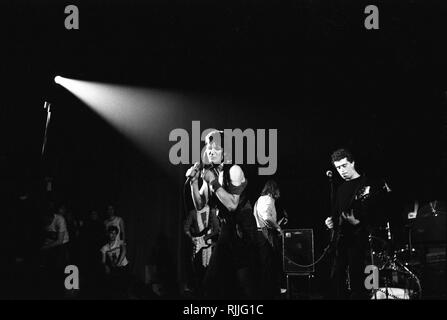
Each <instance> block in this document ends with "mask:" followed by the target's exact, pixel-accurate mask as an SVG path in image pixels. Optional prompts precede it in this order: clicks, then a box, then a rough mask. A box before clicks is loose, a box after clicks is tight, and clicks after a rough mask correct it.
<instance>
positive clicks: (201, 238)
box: [192, 227, 218, 259]
mask: <svg viewBox="0 0 447 320" xmlns="http://www.w3.org/2000/svg"><path fill="white" fill-rule="evenodd" d="M208 230H209V227H206V228H205V229H203V230H202V231H201V232H200V233H199V234H197V236H193V237H192V245H193V254H192V257H193V259H194V258H195V256H196V255H197V253H199V251H200V250H202V249H205V248H209V247H212V246H213V245H214V243H213V242H211V241H210V242H208V240H210V239H211V238H213V237H214V236H216V235H217V234H218V232H216V231H215V232H211V233H208Z"/></svg>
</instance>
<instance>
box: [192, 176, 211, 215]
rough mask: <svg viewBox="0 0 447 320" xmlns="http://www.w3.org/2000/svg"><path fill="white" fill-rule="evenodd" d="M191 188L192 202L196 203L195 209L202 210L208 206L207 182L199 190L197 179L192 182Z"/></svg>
mask: <svg viewBox="0 0 447 320" xmlns="http://www.w3.org/2000/svg"><path fill="white" fill-rule="evenodd" d="M190 186H191V196H192V201H193V203H194V207H195V208H196V210H202V209H203V208H204V207H205V205H206V204H207V199H208V185H207V184H206V183H205V182H203V183H202V187H201V188H200V190H199V181H198V179H195V180H194V181H193V180H191V182H190Z"/></svg>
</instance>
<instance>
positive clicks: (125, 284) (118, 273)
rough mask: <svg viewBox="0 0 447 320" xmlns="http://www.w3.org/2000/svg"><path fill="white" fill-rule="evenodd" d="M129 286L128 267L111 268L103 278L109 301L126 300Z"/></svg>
mask: <svg viewBox="0 0 447 320" xmlns="http://www.w3.org/2000/svg"><path fill="white" fill-rule="evenodd" d="M129 285H130V274H129V265H127V266H125V267H115V268H111V272H110V274H108V275H106V278H105V289H106V295H107V296H108V298H111V299H126V298H128V296H127V293H128V289H129Z"/></svg>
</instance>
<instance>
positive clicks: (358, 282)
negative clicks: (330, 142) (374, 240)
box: [325, 149, 388, 299]
mask: <svg viewBox="0 0 447 320" xmlns="http://www.w3.org/2000/svg"><path fill="white" fill-rule="evenodd" d="M331 161H332V164H333V165H334V167H335V168H336V169H337V172H338V173H339V174H340V176H341V177H342V179H343V180H344V182H343V183H342V184H341V185H340V186H339V187H338V189H337V192H336V194H335V199H334V200H333V208H332V211H333V214H332V216H331V217H328V218H327V219H326V220H325V224H326V226H327V227H328V228H329V229H330V230H331V231H332V245H333V249H334V250H335V258H334V263H333V266H332V270H331V280H332V281H331V282H332V288H331V293H330V298H332V299H367V298H369V297H370V293H369V292H368V291H367V290H366V288H365V285H364V281H365V276H366V275H365V274H364V270H365V267H366V263H367V261H366V257H367V256H369V254H368V253H369V242H368V240H369V234H370V232H371V230H372V220H373V219H372V215H373V209H372V208H373V205H372V204H374V201H376V200H377V197H375V195H374V194H377V192H376V191H375V190H380V188H378V189H377V188H376V186H377V184H374V183H371V182H372V180H371V179H368V178H367V177H366V176H365V175H361V174H360V173H359V172H358V171H357V169H356V166H355V161H354V158H353V156H352V154H351V153H350V152H349V151H348V150H346V149H339V150H337V151H335V152H334V153H333V154H332V156H331ZM326 175H327V176H328V177H329V178H332V172H330V171H328V172H326ZM385 185H386V183H385ZM373 186H374V187H373ZM387 191H388V190H387ZM369 263H370V262H369Z"/></svg>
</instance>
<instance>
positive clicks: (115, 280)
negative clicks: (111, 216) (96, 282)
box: [101, 226, 129, 293]
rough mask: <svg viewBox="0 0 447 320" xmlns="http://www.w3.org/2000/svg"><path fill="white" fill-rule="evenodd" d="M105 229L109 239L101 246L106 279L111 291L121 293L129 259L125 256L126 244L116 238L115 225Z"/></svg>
mask: <svg viewBox="0 0 447 320" xmlns="http://www.w3.org/2000/svg"><path fill="white" fill-rule="evenodd" d="M107 231H108V236H109V241H108V242H107V243H106V244H105V245H104V246H103V247H102V248H101V255H102V263H103V265H104V268H105V273H106V281H107V284H108V286H109V287H110V289H112V290H113V293H123V292H125V291H126V290H127V284H128V265H129V261H128V260H127V258H126V244H125V243H124V241H123V240H120V239H119V238H118V228H117V227H115V226H110V227H109V228H108V229H107Z"/></svg>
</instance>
